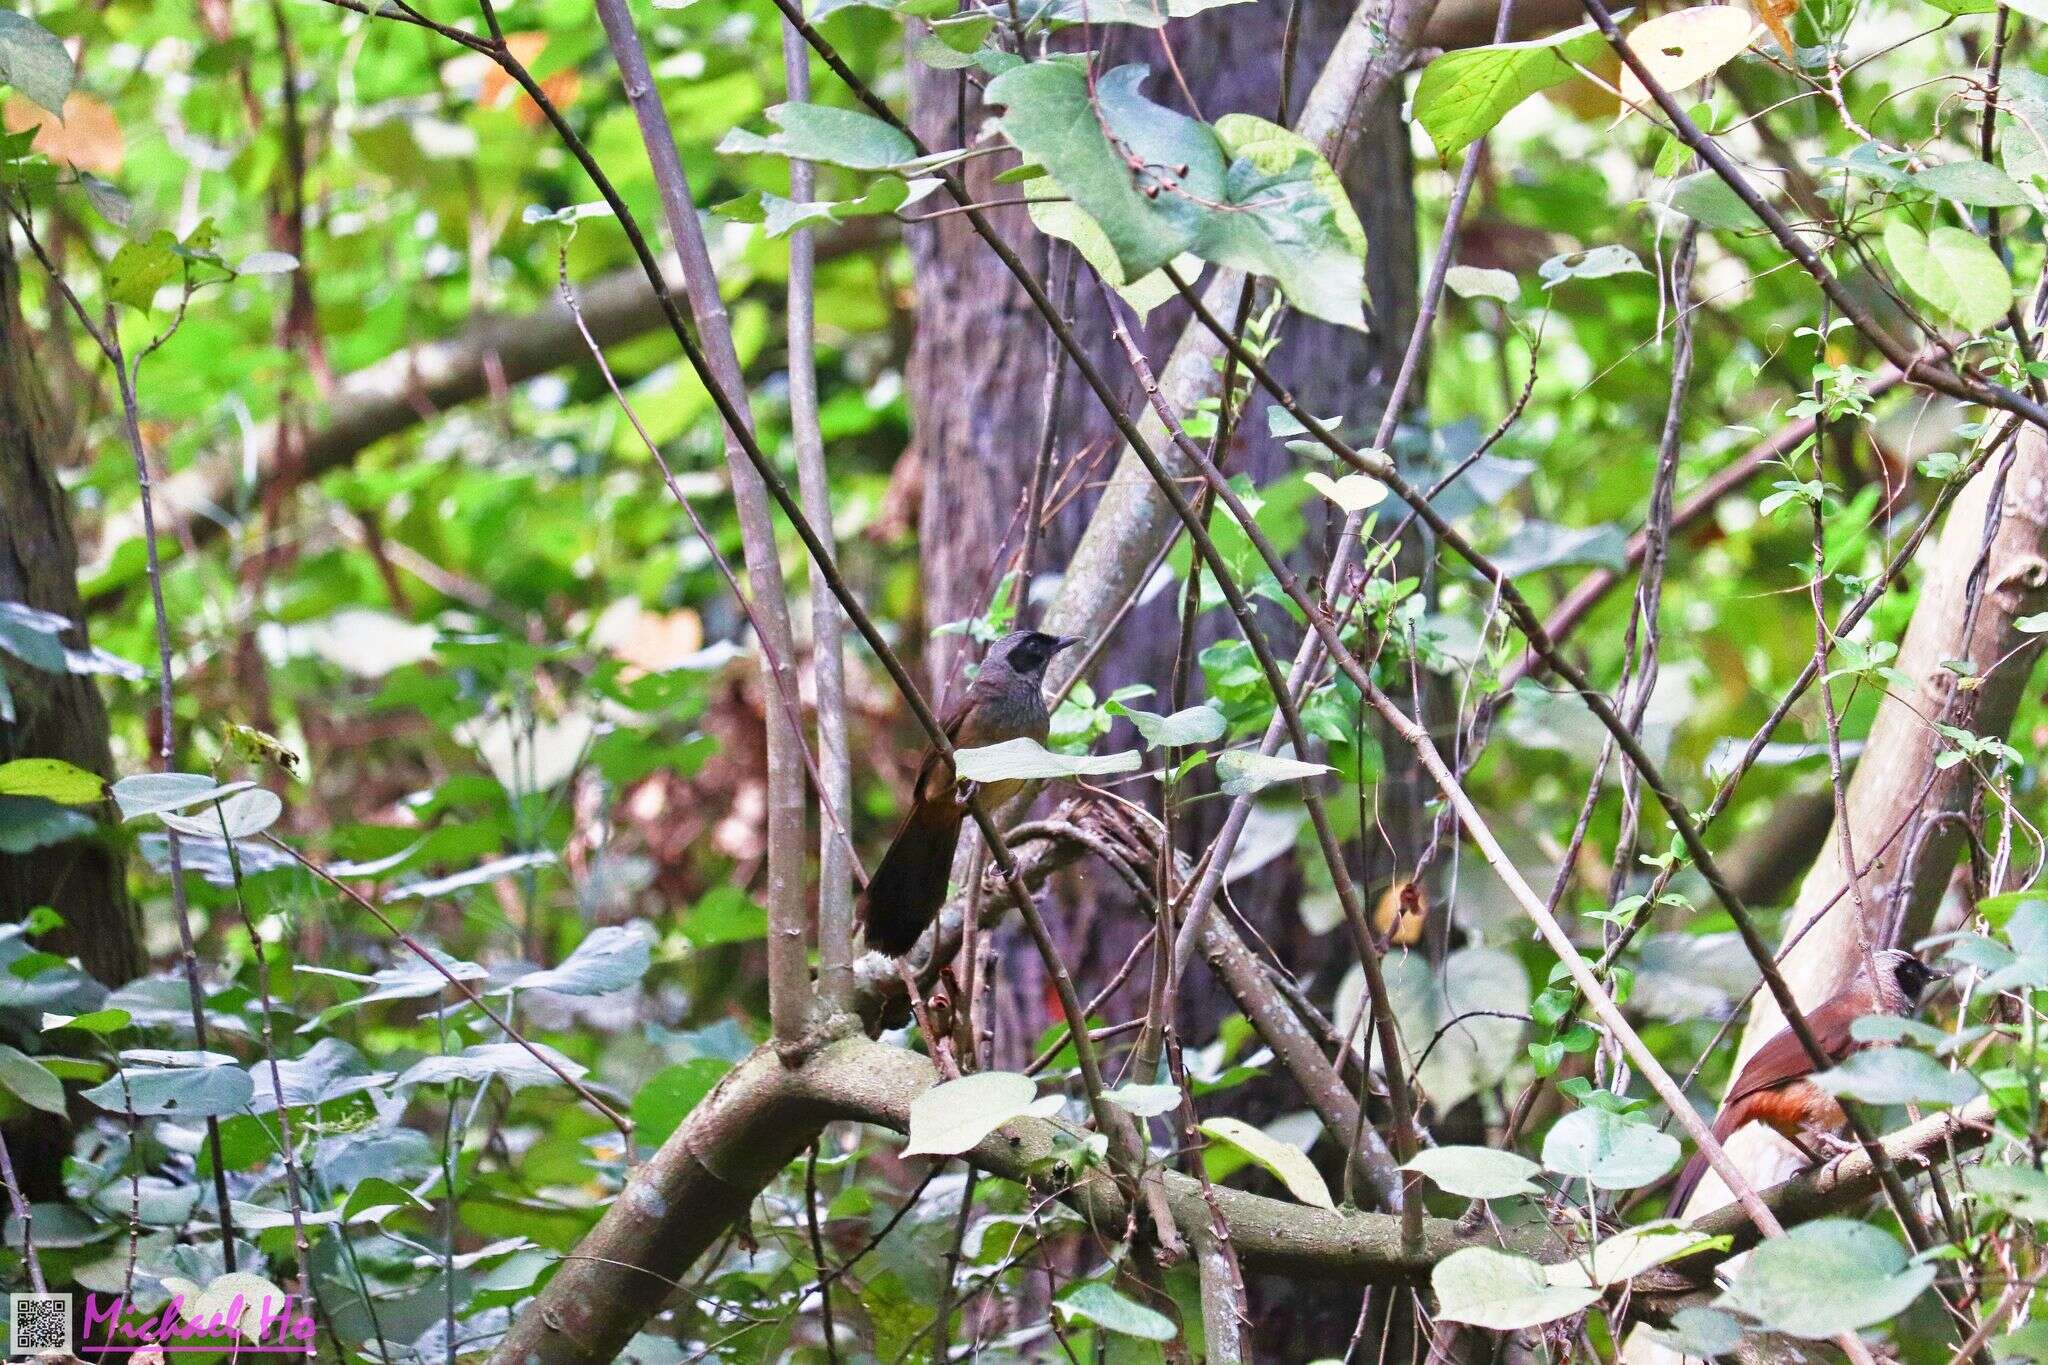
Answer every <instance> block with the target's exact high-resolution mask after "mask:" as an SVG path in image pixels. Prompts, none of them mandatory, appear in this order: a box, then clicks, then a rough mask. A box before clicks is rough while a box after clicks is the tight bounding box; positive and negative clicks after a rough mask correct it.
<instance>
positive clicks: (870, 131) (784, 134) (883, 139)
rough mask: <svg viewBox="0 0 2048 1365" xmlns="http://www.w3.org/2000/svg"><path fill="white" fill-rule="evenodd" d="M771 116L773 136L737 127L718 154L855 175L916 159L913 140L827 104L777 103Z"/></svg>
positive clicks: (878, 122) (870, 117)
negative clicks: (815, 164) (812, 164)
mask: <svg viewBox="0 0 2048 1365" xmlns="http://www.w3.org/2000/svg"><path fill="white" fill-rule="evenodd" d="M767 115H768V121H769V122H770V123H772V124H774V125H775V128H776V131H775V132H773V133H770V134H768V135H767V136H766V137H763V136H762V135H761V134H759V133H750V132H748V131H747V130H746V129H744V128H735V129H733V130H732V131H731V132H730V133H727V134H726V135H725V140H724V141H723V142H721V143H719V144H718V150H719V151H721V152H724V153H726V154H727V155H729V156H730V155H746V154H749V153H755V152H760V153H766V154H767V155H770V156H786V157H791V158H793V159H796V160H801V161H819V162H824V163H826V164H828V165H833V166H845V167H846V168H848V169H849V170H856V171H883V170H888V169H890V168H891V167H895V166H901V165H903V164H905V163H906V162H909V161H913V160H915V159H916V157H917V148H916V147H915V146H914V145H912V143H911V141H910V139H909V138H907V137H905V136H904V135H903V134H902V133H899V132H897V131H896V130H895V129H894V128H891V127H890V126H889V125H888V124H886V123H884V122H882V121H881V120H880V119H878V118H875V117H874V116H873V115H870V114H861V113H856V112H854V111H853V110H851V109H835V108H833V107H832V106H830V105H825V104H777V105H773V106H771V107H770V108H769V109H768V111H767Z"/></svg>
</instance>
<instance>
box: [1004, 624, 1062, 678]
mask: <svg viewBox="0 0 2048 1365" xmlns="http://www.w3.org/2000/svg"><path fill="white" fill-rule="evenodd" d="M1080 643H1081V637H1080V636H1078V635H1047V634H1046V633H1045V632H1044V631H1042V630H1016V631H1011V632H1010V633H1009V634H1008V635H1005V636H1004V637H1003V638H1002V639H1000V640H998V641H996V642H995V643H994V644H993V645H991V646H990V647H989V651H988V662H989V663H1003V664H1007V665H1009V667H1010V669H1011V671H1012V672H1015V673H1018V674H1020V675H1022V676H1023V677H1026V678H1043V677H1044V676H1045V666H1046V665H1047V664H1049V663H1051V662H1052V656H1053V655H1055V654H1057V653H1059V652H1060V651H1061V650H1063V649H1066V648H1067V647H1068V646H1070V645H1078V644H1080Z"/></svg>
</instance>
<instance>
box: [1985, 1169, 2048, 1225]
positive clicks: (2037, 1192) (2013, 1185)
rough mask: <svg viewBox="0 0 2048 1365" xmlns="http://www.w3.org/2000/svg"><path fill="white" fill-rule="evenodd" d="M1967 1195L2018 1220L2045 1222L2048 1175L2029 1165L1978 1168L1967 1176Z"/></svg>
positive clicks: (2047, 1200)
mask: <svg viewBox="0 0 2048 1365" xmlns="http://www.w3.org/2000/svg"><path fill="white" fill-rule="evenodd" d="M1970 1196H1971V1198H1973V1199H1980V1200H1983V1201H1985V1202H1986V1203H1990V1204H1993V1205H1996V1206H1997V1207H1999V1208H2002V1209H2007V1210H2009V1211H2011V1212H2012V1213H2013V1214H2014V1215H2016V1216H2018V1217H2020V1218H2026V1219H2029V1220H2031V1221H2033V1222H2037V1223H2039V1222H2048V1172H2043V1171H2037V1170H2035V1169H2034V1168H2033V1167H2032V1166H1980V1167H1978V1168H1977V1170H1976V1171H1975V1172H1973V1173H1972V1174H1971V1176H1970Z"/></svg>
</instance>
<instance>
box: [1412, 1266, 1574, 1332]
mask: <svg viewBox="0 0 2048 1365" xmlns="http://www.w3.org/2000/svg"><path fill="white" fill-rule="evenodd" d="M1429 1283H1430V1287H1431V1288H1432V1289H1434V1290H1435V1291H1436V1301H1437V1316H1438V1317H1440V1318H1444V1319H1446V1320H1448V1321H1450V1322H1462V1323H1466V1324H1469V1325H1470V1326H1473V1327H1484V1328H1486V1329H1487V1330H1488V1331H1493V1332H1515V1331H1520V1330H1521V1329H1522V1328H1524V1327H1534V1326H1536V1325H1537V1324H1539V1323H1545V1322H1555V1321H1556V1320H1557V1319H1559V1318H1563V1317H1569V1316H1570V1315H1572V1314H1573V1313H1576V1312H1578V1311H1579V1310H1581V1309H1583V1308H1586V1307H1588V1306H1589V1305H1591V1304H1593V1303H1594V1302H1596V1301H1597V1300H1598V1299H1599V1297H1600V1290H1599V1289H1598V1288H1597V1287H1595V1286H1593V1285H1590V1284H1555V1283H1553V1282H1552V1281H1551V1279H1550V1277H1549V1276H1548V1275H1547V1274H1546V1273H1545V1272H1544V1268H1543V1267H1542V1266H1541V1265H1539V1264H1537V1263H1536V1262H1535V1261H1532V1260H1530V1259H1529V1258H1528V1257H1527V1256H1516V1255H1514V1254H1512V1253H1511V1252H1506V1251H1496V1250H1494V1249H1493V1248H1492V1247H1461V1248H1460V1249H1458V1250H1457V1251H1454V1252H1452V1253H1451V1254H1450V1255H1448V1256H1446V1257H1444V1258H1443V1259H1442V1260H1441V1261H1438V1262H1437V1263H1436V1269H1435V1270H1433V1271H1431V1272H1430V1276H1429Z"/></svg>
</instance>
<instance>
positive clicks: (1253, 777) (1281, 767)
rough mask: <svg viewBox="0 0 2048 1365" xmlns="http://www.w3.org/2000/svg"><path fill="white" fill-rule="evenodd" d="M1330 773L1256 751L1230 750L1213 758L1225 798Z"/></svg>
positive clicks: (1320, 767)
mask: <svg viewBox="0 0 2048 1365" xmlns="http://www.w3.org/2000/svg"><path fill="white" fill-rule="evenodd" d="M1329 771H1331V768H1330V765H1329V764H1327V763H1304V762H1302V761H1301V760H1300V759H1298V758H1288V757H1284V756H1282V755H1280V754H1262V753H1260V752H1258V751H1257V750H1256V749H1230V750H1227V751H1225V752H1224V753H1220V754H1218V755H1217V756H1216V776H1217V777H1218V778H1219V779H1221V781H1222V783H1223V792H1224V794H1225V795H1226V796H1249V795H1251V794H1252V793H1253V792H1260V791H1264V790H1265V789H1266V788H1268V787H1271V786H1274V785H1277V784H1278V783H1281V782H1298V781H1300V780H1302V779H1303V778H1309V777H1321V776H1322V775H1323V774H1324V773H1326V772H1329Z"/></svg>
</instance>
